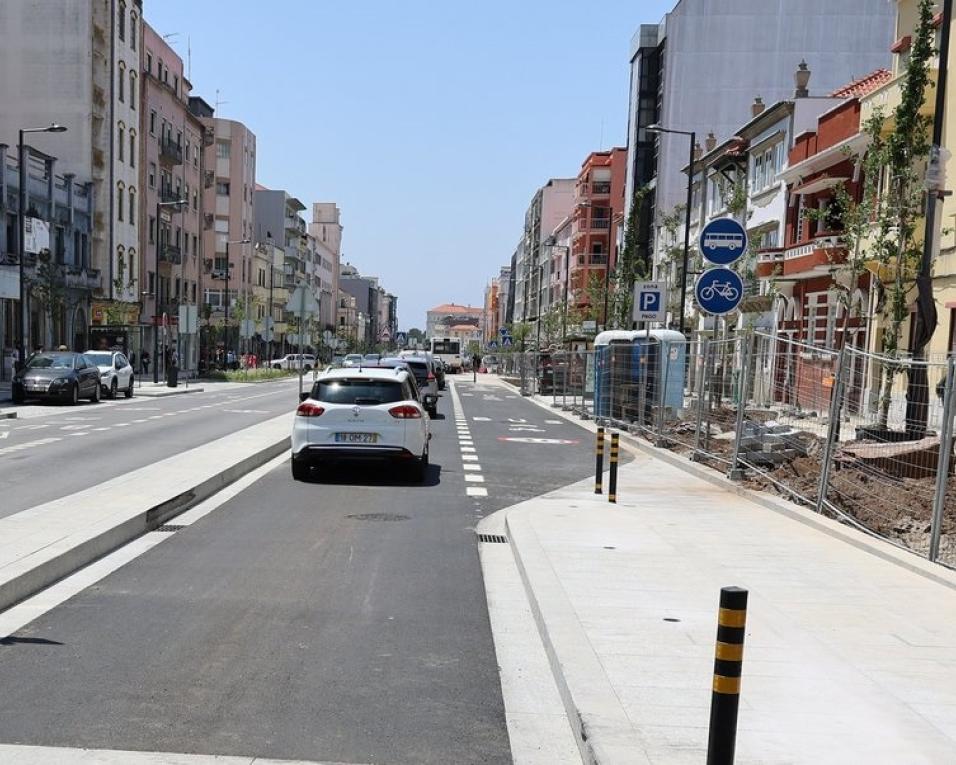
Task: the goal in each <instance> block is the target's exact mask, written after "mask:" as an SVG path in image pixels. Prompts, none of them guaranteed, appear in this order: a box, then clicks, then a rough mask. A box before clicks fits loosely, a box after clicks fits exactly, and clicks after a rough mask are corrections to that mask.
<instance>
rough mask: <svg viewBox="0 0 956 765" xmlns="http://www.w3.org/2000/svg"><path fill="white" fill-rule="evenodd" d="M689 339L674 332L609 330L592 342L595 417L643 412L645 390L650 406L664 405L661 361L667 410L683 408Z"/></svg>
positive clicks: (645, 399)
mask: <svg viewBox="0 0 956 765" xmlns="http://www.w3.org/2000/svg"><path fill="white" fill-rule="evenodd" d="M686 342H687V341H686V338H685V337H684V336H683V335H682V334H681V333H680V332H676V331H674V330H671V329H650V330H647V329H642V330H620V329H617V330H609V331H607V332H602V333H601V334H599V335H598V336H597V337H596V338H595V339H594V358H595V376H594V414H595V416H597V417H609V416H611V413H612V404H613V412H614V415H615V417H616V418H620V419H625V418H626V417H627V415H628V414H629V413H630V414H634V413H636V412H637V411H638V409H639V403H638V397H639V395H640V391H641V388H643V389H644V403H645V406H646V407H657V406H658V405H659V403H660V395H659V392H658V388H659V387H660V384H661V381H662V376H661V375H660V372H659V370H660V364H661V360H662V359H663V360H664V363H666V364H667V367H666V389H665V390H664V396H663V400H664V406H666V407H667V408H668V409H671V410H672V411H675V412H676V411H678V410H680V409H681V408H682V407H683V405H684V384H685V382H686V377H687V358H686V352H685V346H686Z"/></svg>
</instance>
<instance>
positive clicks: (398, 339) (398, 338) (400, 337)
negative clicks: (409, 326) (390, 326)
mask: <svg viewBox="0 0 956 765" xmlns="http://www.w3.org/2000/svg"><path fill="white" fill-rule="evenodd" d="M407 342H408V334H407V333H406V332H399V333H398V334H396V335H395V343H396V345H401V346H404V345H405V344H406V343H407Z"/></svg>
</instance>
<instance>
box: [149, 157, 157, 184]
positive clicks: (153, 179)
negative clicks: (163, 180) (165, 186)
mask: <svg viewBox="0 0 956 765" xmlns="http://www.w3.org/2000/svg"><path fill="white" fill-rule="evenodd" d="M149 187H150V188H151V189H155V188H156V163H155V162H150V163H149Z"/></svg>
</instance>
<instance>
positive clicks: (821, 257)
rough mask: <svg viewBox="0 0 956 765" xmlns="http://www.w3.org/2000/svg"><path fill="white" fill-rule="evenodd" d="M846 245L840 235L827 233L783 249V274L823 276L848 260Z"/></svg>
mask: <svg viewBox="0 0 956 765" xmlns="http://www.w3.org/2000/svg"><path fill="white" fill-rule="evenodd" d="M846 256H847V252H846V247H845V246H844V245H843V243H842V241H841V239H840V236H839V235H838V234H834V233H825V234H820V235H818V236H815V237H813V238H812V239H810V240H809V241H807V242H801V243H799V244H795V245H793V246H791V247H787V248H786V249H785V250H784V251H783V270H782V275H783V276H795V275H800V276H804V277H811V276H821V275H823V274H827V273H829V271H830V269H831V268H832V267H833V266H835V265H840V264H842V263H845V262H846Z"/></svg>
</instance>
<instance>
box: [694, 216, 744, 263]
mask: <svg viewBox="0 0 956 765" xmlns="http://www.w3.org/2000/svg"><path fill="white" fill-rule="evenodd" d="M697 244H698V246H699V247H700V254H701V255H703V256H704V259H705V260H707V261H709V262H711V263H713V264H714V265H717V266H729V265H730V264H731V263H733V262H735V261H736V260H737V259H738V258H740V256H741V255H743V254H744V253H745V252H746V251H747V231H746V229H745V228H744V227H743V226H741V225H740V224H739V223H738V222H737V221H735V220H734V219H733V218H717V219H716V220H712V221H711V222H710V223H708V224H707V225H706V226H704V230H703V231H701V232H700V239H699V240H698V242H697Z"/></svg>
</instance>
